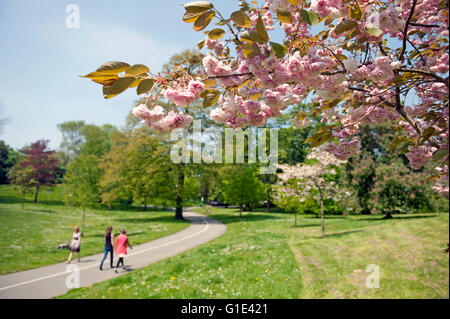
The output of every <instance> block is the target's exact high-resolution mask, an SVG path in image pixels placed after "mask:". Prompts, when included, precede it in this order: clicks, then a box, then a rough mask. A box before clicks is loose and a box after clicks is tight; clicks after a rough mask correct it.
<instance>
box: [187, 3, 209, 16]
mask: <svg viewBox="0 0 450 319" xmlns="http://www.w3.org/2000/svg"><path fill="white" fill-rule="evenodd" d="M183 7H184V9H185V10H186V12H189V13H203V12H205V11H207V10H209V9H212V8H214V6H213V4H212V3H211V2H208V1H193V2H189V3H186V4H185V5H183Z"/></svg>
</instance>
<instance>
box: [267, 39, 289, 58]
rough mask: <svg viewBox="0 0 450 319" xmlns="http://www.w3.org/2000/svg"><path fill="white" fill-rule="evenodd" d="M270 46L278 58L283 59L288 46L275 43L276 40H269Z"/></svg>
mask: <svg viewBox="0 0 450 319" xmlns="http://www.w3.org/2000/svg"><path fill="white" fill-rule="evenodd" d="M269 44H270V47H271V48H272V51H273V53H274V54H275V56H276V57H277V58H278V59H282V58H283V57H284V56H285V55H286V53H287V48H286V46H285V45H283V44H279V43H275V42H269Z"/></svg>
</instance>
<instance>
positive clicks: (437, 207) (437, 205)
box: [436, 197, 439, 216]
mask: <svg viewBox="0 0 450 319" xmlns="http://www.w3.org/2000/svg"><path fill="white" fill-rule="evenodd" d="M436 216H439V197H438V198H437V199H436Z"/></svg>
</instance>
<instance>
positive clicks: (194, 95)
mask: <svg viewBox="0 0 450 319" xmlns="http://www.w3.org/2000/svg"><path fill="white" fill-rule="evenodd" d="M203 91H205V85H204V84H203V83H202V82H200V81H194V80H192V81H190V82H189V83H188V86H187V88H186V89H170V88H169V89H165V90H164V96H165V97H166V98H168V99H169V100H170V101H171V102H173V103H174V104H175V105H177V106H181V107H186V106H187V105H188V104H191V103H192V102H194V101H195V100H198V99H199V98H200V94H202V93H203Z"/></svg>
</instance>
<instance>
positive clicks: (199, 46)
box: [197, 40, 205, 50]
mask: <svg viewBox="0 0 450 319" xmlns="http://www.w3.org/2000/svg"><path fill="white" fill-rule="evenodd" d="M204 45H205V40H202V41H199V42H198V43H197V48H198V49H199V50H201V49H202V48H203V46H204Z"/></svg>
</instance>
